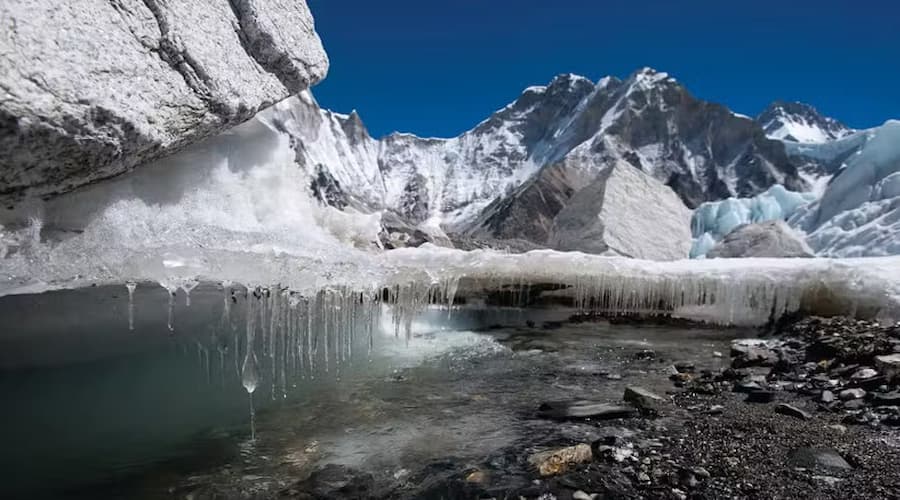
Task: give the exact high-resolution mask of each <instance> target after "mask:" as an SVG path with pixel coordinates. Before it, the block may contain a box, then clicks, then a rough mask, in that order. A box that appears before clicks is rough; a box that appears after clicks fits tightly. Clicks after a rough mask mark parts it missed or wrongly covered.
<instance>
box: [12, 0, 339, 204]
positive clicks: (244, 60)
mask: <svg viewBox="0 0 900 500" xmlns="http://www.w3.org/2000/svg"><path fill="white" fill-rule="evenodd" d="M0 24H2V31H3V33H4V36H3V37H2V38H0V67H2V68H3V71H2V72H0V96H2V97H0V151H3V154H2V155H0V202H4V203H6V204H13V203H15V202H16V201H17V200H19V199H21V198H23V197H25V196H26V195H31V196H48V195H52V194H57V193H62V192H65V191H69V190H72V189H74V188H76V187H78V186H81V185H84V184H88V183H91V182H94V181H97V180H100V179H103V178H107V177H112V176H115V175H118V174H121V173H123V172H126V171H128V170H130V169H132V168H134V167H136V166H139V165H141V164H143V163H146V162H148V161H150V160H154V159H157V158H160V157H163V156H167V155H169V154H171V153H173V152H175V151H177V150H179V149H181V148H183V147H185V146H187V145H189V144H191V143H194V142H196V141H199V140H200V139H203V138H205V137H208V136H211V135H213V134H216V133H217V132H220V131H223V130H225V129H228V128H230V127H232V126H234V125H236V124H238V123H241V122H243V121H246V120H248V119H249V118H251V117H253V116H254V114H256V112H257V111H259V110H261V109H263V108H266V107H268V106H270V105H271V104H273V103H275V102H278V101H280V100H282V99H284V98H286V97H288V96H290V95H292V94H296V93H298V92H300V91H302V90H304V89H306V88H307V87H309V86H310V85H313V84H315V83H316V82H318V81H319V80H321V79H322V78H323V77H324V76H325V73H326V71H327V69H328V59H327V57H326V55H325V52H324V50H323V48H322V44H321V42H320V40H319V37H318V35H317V34H316V32H315V29H314V25H313V18H312V14H311V13H310V11H309V8H308V7H307V5H306V3H305V2H304V1H303V0H265V1H263V0H199V1H196V0H167V1H165V2H163V1H161V0H119V1H115V2H108V1H105V0H73V1H69V2H55V1H50V0H8V1H5V2H3V3H2V4H0Z"/></svg>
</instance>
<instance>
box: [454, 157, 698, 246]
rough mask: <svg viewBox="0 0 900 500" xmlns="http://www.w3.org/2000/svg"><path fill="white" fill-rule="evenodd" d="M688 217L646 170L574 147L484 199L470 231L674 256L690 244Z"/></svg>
mask: <svg viewBox="0 0 900 500" xmlns="http://www.w3.org/2000/svg"><path fill="white" fill-rule="evenodd" d="M589 146H590V145H586V147H585V149H588V147H589ZM690 218H691V212H690V210H688V209H687V207H685V206H684V204H683V203H681V201H680V200H679V199H678V197H677V195H675V193H674V192H673V191H672V190H671V189H669V188H668V187H666V186H665V185H663V184H662V183H661V182H659V181H657V180H656V179H654V178H653V177H651V176H650V175H648V174H646V173H644V172H642V171H640V170H638V169H637V168H635V167H633V166H631V165H630V164H628V163H626V162H623V161H620V160H615V159H611V160H609V163H608V164H607V163H606V162H601V163H600V164H594V163H593V159H592V158H591V157H590V156H583V155H579V154H578V151H575V152H574V154H572V155H570V156H569V157H567V158H566V159H565V160H563V161H562V162H560V163H559V164H557V165H553V166H551V167H549V168H546V169H544V170H542V171H541V172H540V173H539V174H538V175H537V176H536V177H535V178H534V179H533V180H532V181H529V182H528V183H526V184H525V185H524V186H523V187H522V188H521V189H520V190H518V191H517V192H515V193H514V194H513V195H511V196H509V197H508V198H504V199H502V200H501V201H500V202H498V203H495V204H492V205H490V206H488V207H487V208H486V209H485V210H484V212H483V214H482V216H481V217H480V218H479V219H478V220H477V221H476V224H475V225H474V226H473V228H474V229H473V230H472V231H471V232H470V233H469V234H470V235H471V236H472V237H474V238H476V239H486V238H496V239H500V240H513V241H515V240H519V239H525V240H528V241H533V242H535V243H538V244H542V245H545V246H547V247H549V248H553V249H556V250H564V251H581V252H585V253H598V254H602V253H608V254H613V255H623V256H627V257H633V258H641V259H652V260H677V259H683V258H686V257H687V256H688V252H689V250H690V244H691V241H690V238H691V236H690Z"/></svg>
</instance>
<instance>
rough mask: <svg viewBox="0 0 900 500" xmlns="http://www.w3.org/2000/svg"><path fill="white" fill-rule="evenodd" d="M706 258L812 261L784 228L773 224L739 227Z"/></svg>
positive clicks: (777, 222) (799, 241)
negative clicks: (796, 259) (805, 259)
mask: <svg viewBox="0 0 900 500" xmlns="http://www.w3.org/2000/svg"><path fill="white" fill-rule="evenodd" d="M706 256H707V257H708V258H726V259H730V258H741V257H812V256H813V252H812V250H811V249H810V248H809V246H808V245H807V244H806V243H805V242H804V241H803V240H802V239H801V238H800V236H798V235H797V234H796V233H795V232H794V230H793V229H791V228H790V227H788V225H787V224H785V223H784V222H783V221H780V220H774V221H767V222H760V223H756V224H744V225H742V226H738V227H737V228H735V229H734V230H733V231H731V232H730V233H728V234H726V235H725V237H724V238H722V241H720V242H719V243H717V244H716V246H714V247H713V248H712V250H710V251H709V252H708V253H707V254H706Z"/></svg>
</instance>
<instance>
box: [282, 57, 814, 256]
mask: <svg viewBox="0 0 900 500" xmlns="http://www.w3.org/2000/svg"><path fill="white" fill-rule="evenodd" d="M272 120H273V126H275V127H277V128H279V129H281V130H284V131H286V132H288V133H289V134H290V135H291V137H292V138H293V140H294V147H295V150H296V151H297V161H298V163H299V164H300V165H301V166H302V167H303V168H305V169H307V171H309V172H315V175H314V178H315V179H316V180H314V182H313V185H312V186H311V189H312V190H313V191H314V192H316V193H318V194H317V196H318V197H319V198H320V199H323V200H339V201H338V202H337V203H339V204H340V205H344V206H352V207H353V208H355V209H360V210H370V211H371V210H387V211H390V212H392V213H394V214H396V215H398V216H399V217H401V218H402V219H403V220H405V221H407V222H408V223H409V224H412V225H413V226H415V225H418V224H425V223H427V224H429V225H431V226H435V225H438V226H440V227H441V228H442V229H443V230H445V231H446V232H447V233H449V234H451V235H456V236H458V237H460V238H464V239H469V240H471V239H475V240H483V241H488V240H490V241H504V240H505V241H513V240H518V241H524V242H529V243H530V244H533V245H536V246H538V247H551V248H560V249H562V248H570V247H571V248H579V245H574V246H572V245H571V244H570V243H571V241H572V240H571V237H570V236H561V235H562V234H563V233H565V232H566V231H564V230H562V229H561V227H562V226H563V225H564V222H565V221H564V219H565V218H571V217H573V215H574V214H573V213H572V212H573V210H572V209H569V210H566V208H567V206H568V205H569V204H570V203H573V202H574V201H578V199H579V198H586V197H587V195H584V196H581V197H579V195H578V193H579V192H580V191H581V190H583V189H586V188H589V187H591V188H592V189H594V188H597V189H599V190H598V191H597V193H595V194H597V195H602V194H603V193H613V192H614V190H609V189H605V188H598V186H602V185H604V184H603V183H604V178H605V177H604V176H608V175H610V173H611V172H616V173H617V175H618V173H623V172H626V171H627V172H628V174H627V175H632V176H633V177H635V178H638V179H640V181H641V182H642V183H644V184H642V185H646V186H647V187H646V189H645V193H644V195H645V196H649V197H650V198H648V199H647V200H646V203H645V205H647V206H652V205H653V204H654V203H655V201H654V200H657V199H663V198H661V197H664V199H665V203H662V204H658V205H660V206H661V207H664V208H666V209H667V213H668V214H669V215H668V216H670V217H671V216H673V214H674V216H677V217H678V218H679V219H680V218H681V215H682V214H683V213H684V212H685V211H686V209H689V208H693V207H696V206H698V205H699V204H700V203H702V202H704V201H709V200H718V199H722V198H727V197H729V196H750V195H754V194H758V193H760V192H762V191H764V190H765V189H767V188H768V187H770V186H772V185H773V184H783V185H785V186H786V187H788V189H793V190H803V189H805V188H806V187H807V186H806V183H805V182H804V180H803V179H802V178H801V177H800V175H799V173H798V171H797V168H796V166H795V163H794V162H793V161H792V160H791V158H789V157H788V156H787V154H786V153H785V148H784V145H783V143H782V142H780V141H777V140H772V139H770V138H768V137H766V134H765V132H764V131H763V129H762V127H761V126H760V125H759V124H758V123H757V122H755V121H754V120H752V119H749V118H747V117H744V116H741V115H737V114H735V113H732V112H731V111H729V110H728V109H727V108H725V107H724V106H721V105H718V104H713V103H709V102H705V101H702V100H699V99H697V98H695V97H694V96H692V95H691V94H690V93H689V92H688V91H687V90H686V89H685V88H684V86H682V85H681V84H680V83H678V82H677V81H676V80H675V79H673V78H671V77H670V76H669V75H668V74H666V73H661V72H657V71H655V70H652V69H649V68H644V69H642V70H640V71H637V72H635V73H634V74H632V75H631V76H630V77H629V78H627V79H625V80H620V79H617V78H612V77H607V78H603V79H601V80H600V81H598V82H596V83H595V82H592V81H591V80H589V79H587V78H584V77H581V76H577V75H572V74H564V75H559V76H557V77H556V78H554V79H553V80H552V81H551V82H550V83H549V84H547V85H546V86H535V87H529V88H527V89H525V90H524V91H523V92H522V94H521V95H520V96H519V97H518V98H516V99H515V100H514V101H513V102H511V103H510V104H508V105H507V106H505V107H504V108H502V109H500V110H498V111H496V112H494V113H493V114H492V115H490V116H489V117H488V118H487V119H485V120H484V121H482V122H481V123H479V124H478V125H476V126H475V127H474V128H473V129H471V130H469V131H467V132H465V133H463V134H461V135H460V136H458V137H453V138H449V139H438V138H421V137H417V136H414V135H411V134H403V133H394V134H391V135H389V136H387V137H384V138H382V139H380V140H376V139H374V138H372V137H371V136H370V135H369V134H368V132H367V131H366V130H365V126H364V125H363V124H362V121H361V120H360V118H359V115H358V114H356V113H355V112H354V113H352V114H350V115H342V114H338V113H334V112H331V111H327V110H323V109H320V108H319V106H318V104H317V103H316V102H315V100H314V99H313V98H312V96H311V95H310V94H308V93H303V94H301V95H300V96H299V97H298V98H296V99H291V100H289V101H286V102H284V103H281V104H279V105H278V110H277V112H276V113H274V114H273V118H272ZM623 165H627V166H629V167H631V169H633V171H632V170H631V169H625V168H624V167H623ZM614 177H615V176H614ZM671 194H674V195H675V196H674V199H675V200H676V201H678V202H679V203H669V201H670V196H669V195H671ZM329 203H334V202H330V201H329ZM584 207H585V210H590V211H591V212H592V213H591V215H590V217H587V219H591V218H592V217H593V218H596V216H598V215H599V214H600V213H601V212H602V211H603V210H607V211H608V210H610V209H611V207H612V205H611V204H610V203H603V202H600V203H597V204H585V205H584ZM603 207H605V209H604V208H603ZM674 207H678V210H675V208H674ZM668 209H671V210H668ZM594 211H596V213H593V212H594ZM657 212H660V213H652V211H648V212H647V213H646V214H634V216H635V217H649V218H650V219H652V220H662V219H664V218H665V217H662V215H661V212H662V210H659V211H657ZM558 218H559V219H558ZM575 219H578V217H575ZM687 219H688V221H689V215H688V216H687ZM591 220H593V219H591ZM600 225H601V226H602V227H604V228H606V227H610V224H608V223H606V224H600ZM597 227H600V226H597ZM685 227H686V228H687V229H686V231H687V233H689V222H685ZM675 234H677V235H678V236H679V237H681V236H684V235H682V234H681V232H679V233H675ZM686 238H688V239H689V234H687V236H686ZM613 239H614V238H613ZM607 243H608V242H605V241H601V242H599V243H596V245H595V246H594V247H592V249H591V251H600V250H601V249H603V248H607V247H608V245H607ZM687 245H688V246H689V243H688V244H687ZM526 246H527V245H526ZM683 247H685V245H683V244H678V245H675V246H674V247H672V248H677V249H678V251H677V252H675V253H673V254H671V255H667V256H666V257H667V258H677V256H681V249H683ZM610 248H611V250H610V251H613V252H617V253H622V254H629V252H627V251H625V250H624V249H616V248H615V245H612V246H611V247H610ZM651 253H653V252H651ZM676 254H677V256H676ZM683 256H684V257H686V256H687V251H686V250H685V252H684V255H683Z"/></svg>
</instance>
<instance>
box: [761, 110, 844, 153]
mask: <svg viewBox="0 0 900 500" xmlns="http://www.w3.org/2000/svg"><path fill="white" fill-rule="evenodd" d="M756 121H757V122H759V124H760V125H761V126H762V128H763V130H764V131H765V132H766V135H768V136H769V137H771V138H772V139H778V140H782V141H788V142H799V143H803V144H821V143H823V142H828V141H833V140H835V139H841V138H843V137H846V136H848V135H850V134H852V133H853V129H851V128H850V127H848V126H846V125H844V124H843V123H841V122H839V121H837V120H835V119H834V118H830V117H827V116H823V115H822V114H820V113H819V112H818V111H816V109H815V108H813V107H812V106H810V105H809V104H804V103H801V102H785V101H775V102H773V103H772V104H770V105H769V107H768V108H766V109H765V111H763V112H762V113H760V115H759V116H758V117H757V118H756Z"/></svg>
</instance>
